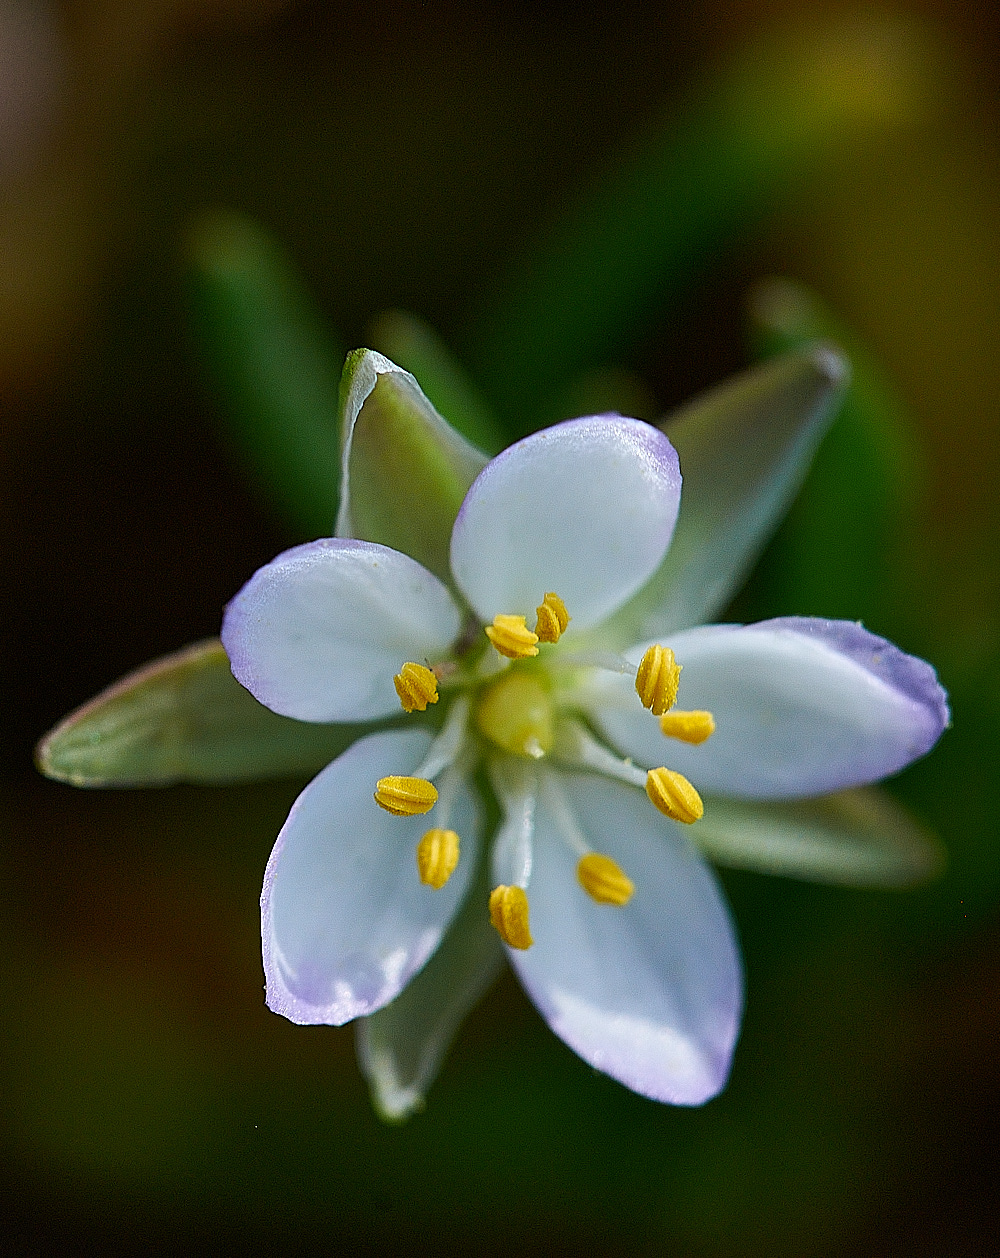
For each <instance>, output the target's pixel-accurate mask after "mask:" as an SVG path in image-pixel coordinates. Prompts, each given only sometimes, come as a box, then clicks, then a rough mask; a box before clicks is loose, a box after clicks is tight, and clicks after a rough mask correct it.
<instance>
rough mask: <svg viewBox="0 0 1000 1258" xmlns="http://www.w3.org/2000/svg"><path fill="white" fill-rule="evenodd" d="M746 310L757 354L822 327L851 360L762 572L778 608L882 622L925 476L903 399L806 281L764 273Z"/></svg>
mask: <svg viewBox="0 0 1000 1258" xmlns="http://www.w3.org/2000/svg"><path fill="white" fill-rule="evenodd" d="M750 316H751V324H752V337H753V341H754V345H755V348H756V349H757V351H758V352H759V353H761V354H764V355H770V354H775V353H782V352H784V351H787V350H789V349H792V348H795V347H798V346H800V345H802V344H803V343H806V342H809V341H812V340H814V339H815V338H816V337H828V338H831V339H833V340H836V342H837V343H838V344H839V345H841V346H843V347H844V349H845V350H846V352H847V354H848V357H849V358H850V360H851V365H852V377H851V383H850V385H849V387H848V390H847V393H846V396H845V398H844V401H843V403H842V404H841V406H840V408H839V410H838V412H837V416H836V419H835V420H834V422H833V424H832V426H831V428H830V431H829V432H828V433H827V435H826V437H825V438H824V440H823V443H822V445H821V446H820V448H819V451H818V453H817V455H816V458H815V460H814V462H813V465H812V468H811V470H810V472H809V475H808V477H807V478H806V481H805V483H804V485H803V487H802V491H801V493H800V495H799V497H798V499H797V500H796V502H795V504H794V506H793V507H792V510H791V512H790V513H789V516H788V519H787V521H786V523H785V526H784V527H783V528H782V530H781V531H780V533H779V534H778V536H777V537H776V538H775V542H774V545H773V547H772V551H771V552H770V554H769V556H768V558H767V562H766V564H765V568H764V571H763V574H762V576H763V582H764V584H765V586H766V588H767V590H768V592H769V595H770V597H771V598H772V600H773V602H774V605H775V607H780V608H781V609H783V610H785V611H788V610H794V611H796V612H801V613H803V614H810V615H823V616H832V617H842V618H848V619H852V620H856V619H859V618H863V619H864V620H865V621H866V622H868V623H871V624H873V625H875V626H878V627H882V628H885V629H889V628H890V627H891V623H892V616H893V612H892V602H893V596H894V591H896V590H897V589H898V587H899V584H900V581H901V579H905V576H904V574H903V573H902V571H901V569H902V565H903V560H904V557H903V554H902V551H903V547H902V546H901V545H900V543H901V540H902V539H903V535H904V533H905V530H906V526H907V524H908V523H909V522H911V521H912V519H913V515H914V512H915V509H916V504H917V500H918V497H919V491H920V488H921V486H922V479H923V478H922V465H921V459H920V452H919V450H918V448H917V445H916V442H915V440H914V438H913V435H912V425H911V423H910V421H909V417H908V415H907V410H906V406H905V404H904V403H903V401H902V400H901V398H900V397H899V394H898V393H897V391H896V389H895V388H894V386H893V384H892V382H891V380H890V379H889V377H888V375H887V373H886V372H885V371H884V370H883V369H882V368H881V367H880V365H879V364H878V363H877V361H876V360H875V358H874V356H873V355H872V354H871V352H870V351H869V350H868V349H867V348H866V347H865V346H864V345H863V344H862V343H861V342H860V341H859V339H858V337H857V336H856V335H855V334H854V333H853V332H852V331H851V330H850V328H848V327H847V326H846V325H845V324H844V323H843V322H842V321H841V320H840V319H838V318H837V317H836V316H835V315H834V314H833V313H832V312H831V311H830V310H828V309H827V308H826V306H825V305H824V304H823V303H822V302H821V300H820V299H819V298H818V297H817V296H815V294H813V293H811V292H810V291H809V290H808V289H807V288H805V287H804V286H802V285H800V284H796V283H793V282H791V281H789V280H768V281H766V282H764V283H762V284H761V285H759V286H758V288H757V289H756V290H755V291H754V293H753V294H752V297H751V301H750Z"/></svg>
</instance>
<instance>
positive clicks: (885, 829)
mask: <svg viewBox="0 0 1000 1258" xmlns="http://www.w3.org/2000/svg"><path fill="white" fill-rule="evenodd" d="M689 833H690V837H691V841H692V842H693V843H694V844H695V846H696V847H698V848H700V849H701V851H702V852H704V854H705V855H706V856H707V857H708V858H709V859H710V860H712V861H714V862H715V863H716V864H718V865H727V866H729V867H730V868H733V869H753V870H756V871H757V872H758V873H764V874H780V875H783V876H785V877H787V878H800V879H803V880H805V881H807V882H825V883H832V884H835V885H840V886H845V887H911V886H916V885H918V884H919V883H922V882H926V881H928V880H929V879H931V878H934V877H936V876H937V875H938V874H940V873H941V871H942V869H943V868H944V850H943V848H942V847H941V845H940V843H939V842H938V841H937V839H936V838H935V837H934V836H933V835H932V834H930V833H929V832H928V831H927V830H926V829H925V828H924V827H923V826H922V825H920V823H919V822H917V821H916V820H915V819H914V818H913V817H912V816H911V815H910V814H909V813H908V812H907V811H906V809H904V808H903V807H902V806H901V805H900V804H898V803H896V801H895V800H894V799H892V797H891V796H889V795H887V794H885V793H884V792H883V791H880V790H877V789H875V788H873V787H862V788H860V789H855V790H847V791H839V792H838V793H837V794H835V795H825V796H822V797H821V798H818V799H804V800H789V801H781V802H766V803H764V802H761V803H755V802H752V801H743V800H736V799H715V798H710V797H706V799H705V815H704V816H703V817H702V819H701V820H700V821H699V822H697V824H695V825H693V826H692V827H691V829H690V831H689Z"/></svg>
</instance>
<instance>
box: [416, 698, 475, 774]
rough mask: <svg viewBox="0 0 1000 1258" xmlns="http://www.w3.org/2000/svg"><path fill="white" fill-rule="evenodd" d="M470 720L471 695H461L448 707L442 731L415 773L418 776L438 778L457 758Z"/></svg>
mask: <svg viewBox="0 0 1000 1258" xmlns="http://www.w3.org/2000/svg"><path fill="white" fill-rule="evenodd" d="M468 721H469V697H468V695H459V696H458V698H457V699H456V700H455V701H454V702H453V703H452V705H451V707H450V708H449V709H448V715H447V717H445V722H444V725H443V726H442V728H441V733H440V734H438V736H437V738H435V739H434V741H433V742H432V743H431V745H430V747H429V748H428V749H427V755H426V756H424V758H423V760H422V761H421V762H420V764H418V765H417V767H416V770H415V774H416V776H417V777H418V778H431V779H433V778H436V777H437V776H438V774H439V773H441V772H442V770H444V769H446V768H447V767H448V766H449V765H450V764H453V763H454V762H455V760H457V759H458V758H459V756H460V754H461V752H462V749H463V747H465V745H466V739H465V728H466V725H467V724H468Z"/></svg>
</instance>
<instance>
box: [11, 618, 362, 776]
mask: <svg viewBox="0 0 1000 1258" xmlns="http://www.w3.org/2000/svg"><path fill="white" fill-rule="evenodd" d="M371 728H372V727H371V725H312V724H309V723H307V722H305V721H293V720H291V719H290V718H288V717H284V716H277V715H276V714H275V713H274V712H271V711H269V710H268V709H267V708H265V707H262V706H261V704H259V703H258V702H257V700H256V699H254V698H253V696H252V695H251V694H250V693H249V692H248V691H246V690H244V689H243V687H242V686H241V685H240V684H239V682H238V681H237V680H236V679H235V677H233V675H232V673H231V672H230V669H229V660H228V658H227V656H226V653H225V651H224V650H223V647H222V643H221V642H219V641H218V639H214V638H213V639H209V640H208V641H206V642H198V643H195V644H194V645H193V646H189V647H186V648H185V649H184V650H182V651H178V652H177V653H176V654H174V655H168V656H165V657H164V658H163V659H159V660H154V661H153V662H152V663H150V664H147V665H146V666H145V667H144V668H140V669H138V670H137V671H136V672H134V673H129V674H128V675H127V676H126V677H123V678H122V679H121V680H120V681H118V682H116V683H115V684H114V685H113V686H110V687H109V688H108V689H107V690H104V691H102V692H101V694H99V695H97V697H96V698H94V699H91V701H90V702H89V703H86V704H84V705H83V707H81V708H78V709H77V710H76V711H75V712H73V713H71V714H70V715H69V716H68V717H66V719H65V720H64V721H62V722H61V723H60V724H59V725H57V726H56V728H55V729H54V730H52V731H51V733H49V734H46V736H45V737H44V738H43V739H42V741H41V742H40V743H39V744H38V748H37V751H36V759H37V763H38V767H39V769H40V770H41V771H42V773H44V774H45V775H46V776H47V777H50V778H55V779H57V780H58V781H61V782H69V783H70V784H71V785H73V786H167V785H170V784H171V783H174V782H202V783H223V782H246V781H252V780H254V779H257V778H269V777H297V776H300V775H301V776H304V777H305V776H309V775H310V774H313V773H316V772H317V771H318V770H319V769H321V768H323V766H324V765H326V764H328V763H329V762H330V761H331V760H333V759H334V758H335V757H336V756H338V755H339V754H340V753H341V752H342V751H344V750H345V749H346V748H347V747H349V746H350V744H351V743H352V742H354V740H355V739H356V738H358V737H359V736H360V735H361V734H364V733H368V732H369V731H370V730H371Z"/></svg>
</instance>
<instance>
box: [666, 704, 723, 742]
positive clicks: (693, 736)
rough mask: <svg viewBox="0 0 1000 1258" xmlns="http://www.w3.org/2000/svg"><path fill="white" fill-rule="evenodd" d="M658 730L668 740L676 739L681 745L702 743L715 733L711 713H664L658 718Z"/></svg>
mask: <svg viewBox="0 0 1000 1258" xmlns="http://www.w3.org/2000/svg"><path fill="white" fill-rule="evenodd" d="M660 729H661V730H663V732H664V734H666V736H667V737H668V738H678V739H680V741H681V742H682V743H694V744H695V745H697V744H698V743H703V742H704V741H705V739H706V738H711V736H712V735H713V734H714V733H715V717H714V716H713V715H712V714H711V712H704V711H701V710H697V711H694V712H677V711H674V712H664V714H663V716H661V717H660Z"/></svg>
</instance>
